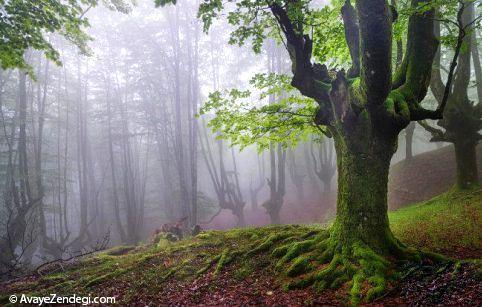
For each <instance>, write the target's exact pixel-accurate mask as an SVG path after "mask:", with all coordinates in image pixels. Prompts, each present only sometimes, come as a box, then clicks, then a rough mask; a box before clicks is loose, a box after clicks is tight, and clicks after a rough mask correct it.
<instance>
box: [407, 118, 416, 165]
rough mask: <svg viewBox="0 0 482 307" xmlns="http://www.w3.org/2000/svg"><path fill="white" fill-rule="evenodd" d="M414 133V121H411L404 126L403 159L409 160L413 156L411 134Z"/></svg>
mask: <svg viewBox="0 0 482 307" xmlns="http://www.w3.org/2000/svg"><path fill="white" fill-rule="evenodd" d="M414 133H415V122H411V123H410V124H409V125H408V127H407V128H405V160H407V161H410V160H411V159H412V158H413V149H412V145H413V134H414Z"/></svg>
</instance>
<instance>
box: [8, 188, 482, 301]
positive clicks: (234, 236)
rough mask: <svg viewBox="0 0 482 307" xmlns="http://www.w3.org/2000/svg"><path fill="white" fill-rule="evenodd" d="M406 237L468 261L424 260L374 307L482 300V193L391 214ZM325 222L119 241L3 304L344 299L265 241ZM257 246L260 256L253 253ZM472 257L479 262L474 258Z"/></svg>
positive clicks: (35, 279) (23, 282) (25, 285)
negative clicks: (50, 298) (300, 285)
mask: <svg viewBox="0 0 482 307" xmlns="http://www.w3.org/2000/svg"><path fill="white" fill-rule="evenodd" d="M389 217H390V223H391V227H392V229H393V231H394V233H395V234H396V236H397V237H398V238H400V239H401V240H402V241H403V242H405V243H407V244H409V245H411V246H415V247H417V248H420V249H424V250H429V251H434V252H439V253H443V254H445V255H447V256H450V257H453V258H454V259H459V260H462V259H465V260H463V261H460V262H455V263H451V264H448V265H447V264H444V265H436V266H433V265H432V266H430V265H423V264H421V265H419V266H417V267H412V268H411V270H410V271H409V273H408V274H406V276H405V277H404V278H403V279H402V280H399V281H398V282H396V283H393V284H391V285H390V286H389V290H388V291H387V292H386V293H385V295H384V296H383V297H380V298H379V299H378V300H375V301H374V302H371V303H370V304H371V305H419V306H420V305H423V306H426V305H438V304H443V305H479V306H480V305H481V304H482V264H481V260H482V189H478V190H474V191H471V192H466V193H460V192H447V193H445V194H442V195H440V196H438V197H436V198H434V199H432V200H430V201H427V202H423V203H419V204H415V205H412V206H409V207H406V208H403V209H400V210H398V211H394V212H391V213H390V216H389ZM324 227H325V226H323V225H304V226H301V225H280V226H267V227H259V228H246V229H232V230H228V231H215V230H212V231H205V232H202V233H200V234H199V235H197V236H195V237H189V238H185V239H183V240H181V241H177V242H169V241H167V240H166V239H164V238H163V237H162V236H160V237H157V238H153V239H152V240H151V242H149V243H146V244H144V245H142V246H137V247H126V246H121V247H116V248H113V249H110V250H108V251H104V252H101V253H99V254H97V255H93V256H90V257H87V258H85V259H80V260H76V261H73V262H71V263H63V264H62V265H60V264H52V265H50V266H48V267H45V268H44V269H43V270H42V272H39V273H38V274H35V275H31V276H26V277H23V278H19V279H16V280H13V281H10V282H5V283H2V284H0V305H3V304H8V298H9V296H10V295H11V294H17V295H19V294H27V295H31V296H42V295H49V294H51V293H56V294H57V295H72V294H76V295H89V294H91V295H93V296H115V297H116V302H117V303H120V304H121V305H126V304H135V305H149V304H150V305H153V306H156V305H160V304H162V305H166V304H169V305H197V304H204V305H246V304H251V305H290V306H293V305H319V304H324V305H339V304H346V303H347V294H346V293H347V289H346V286H345V287H342V288H340V289H338V290H325V291H323V292H319V291H315V290H314V289H313V288H312V287H308V288H305V289H298V290H289V291H288V290H285V287H284V285H285V284H286V283H287V282H288V281H289V279H290V277H287V276H286V275H285V274H283V272H282V271H283V270H280V269H279V268H276V266H275V264H276V259H275V258H274V257H273V255H272V252H271V250H270V249H269V248H268V247H266V248H264V245H263V244H262V242H266V241H267V238H274V237H276V236H277V235H279V234H280V233H286V234H289V235H290V236H292V237H296V238H297V239H303V238H306V237H308V236H312V235H315V234H317V233H319V232H321V231H325V230H324ZM253 250H256V252H252V251H253ZM469 258H471V259H472V260H467V259H469Z"/></svg>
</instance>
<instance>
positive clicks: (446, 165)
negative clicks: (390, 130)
mask: <svg viewBox="0 0 482 307" xmlns="http://www.w3.org/2000/svg"><path fill="white" fill-rule="evenodd" d="M477 160H478V165H479V174H482V144H479V146H478V147H477ZM455 178H456V164H455V154H454V147H453V146H452V145H450V146H445V147H443V148H440V149H437V150H433V151H429V152H425V153H422V154H419V155H416V156H414V157H413V158H412V159H411V160H408V161H407V160H403V161H401V162H398V163H396V164H395V165H393V166H392V167H391V168H390V180H389V182H388V204H389V207H390V208H391V209H398V208H401V207H404V206H406V205H409V204H413V203H416V202H421V201H425V200H429V199H431V198H432V197H435V196H436V195H439V194H441V193H443V192H445V191H447V190H448V189H449V188H450V187H452V186H453V185H454V184H455V180H456V179H455Z"/></svg>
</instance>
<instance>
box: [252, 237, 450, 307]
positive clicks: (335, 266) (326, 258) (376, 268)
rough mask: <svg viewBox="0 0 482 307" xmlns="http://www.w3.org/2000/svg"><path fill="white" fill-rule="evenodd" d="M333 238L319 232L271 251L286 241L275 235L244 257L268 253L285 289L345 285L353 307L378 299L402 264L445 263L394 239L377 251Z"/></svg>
mask: <svg viewBox="0 0 482 307" xmlns="http://www.w3.org/2000/svg"><path fill="white" fill-rule="evenodd" d="M334 237H335V236H333V234H332V235H331V236H330V233H329V232H328V231H323V232H320V233H318V234H312V236H311V237H304V238H299V237H298V241H296V240H288V241H287V242H286V243H284V244H283V243H282V244H278V246H277V247H275V248H272V247H273V246H274V244H275V242H280V241H282V238H290V236H289V235H287V234H286V233H279V234H277V236H276V238H274V237H268V238H267V239H266V240H265V241H264V242H259V243H258V245H257V248H255V249H254V250H251V251H249V252H248V253H247V254H253V253H255V252H260V251H261V250H263V251H266V250H268V249H270V250H272V252H271V253H272V255H273V256H274V257H275V258H277V259H279V260H278V262H277V264H276V269H277V270H278V271H282V272H283V273H284V274H286V276H288V277H291V278H290V280H289V281H288V283H287V284H286V285H285V286H286V288H287V289H296V288H304V287H308V286H313V287H314V288H315V289H317V290H319V291H323V290H324V289H328V288H331V289H337V288H340V287H342V286H344V285H347V286H348V289H349V296H350V302H351V304H353V305H358V304H359V303H360V302H361V300H362V299H364V300H365V301H368V302H369V301H372V300H373V299H375V298H377V297H379V296H381V295H382V294H383V293H384V292H385V291H386V289H387V286H388V284H389V283H390V282H391V281H395V280H397V279H398V278H399V277H400V275H401V274H402V273H403V270H404V269H403V268H402V266H401V264H402V263H407V262H420V261H423V260H430V261H432V262H439V261H445V260H447V259H446V258H444V257H443V256H440V255H437V254H431V253H424V252H421V251H417V250H413V249H411V248H407V247H405V246H404V245H403V244H401V243H399V242H398V241H397V240H396V239H394V238H393V242H391V240H388V244H389V245H393V246H389V247H387V248H386V250H385V251H384V252H380V251H377V250H374V249H373V248H371V247H369V246H368V245H367V244H365V243H364V242H363V241H361V240H356V239H351V240H345V242H344V243H343V244H342V243H340V241H341V240H337V239H334ZM347 241H348V243H347Z"/></svg>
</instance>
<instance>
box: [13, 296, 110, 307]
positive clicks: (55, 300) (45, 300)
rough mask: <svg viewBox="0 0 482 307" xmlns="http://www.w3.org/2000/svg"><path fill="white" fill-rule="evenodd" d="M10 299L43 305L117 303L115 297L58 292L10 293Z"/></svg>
mask: <svg viewBox="0 0 482 307" xmlns="http://www.w3.org/2000/svg"><path fill="white" fill-rule="evenodd" d="M9 301H10V303H12V304H31V305H38V306H42V305H45V304H76V305H83V306H87V305H90V304H115V297H104V296H95V297H92V296H90V295H89V296H79V295H76V294H74V295H71V296H58V295H57V294H50V295H49V296H28V295H25V294H21V295H10V297H9Z"/></svg>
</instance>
